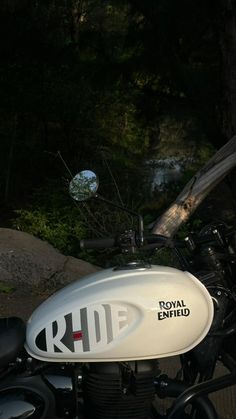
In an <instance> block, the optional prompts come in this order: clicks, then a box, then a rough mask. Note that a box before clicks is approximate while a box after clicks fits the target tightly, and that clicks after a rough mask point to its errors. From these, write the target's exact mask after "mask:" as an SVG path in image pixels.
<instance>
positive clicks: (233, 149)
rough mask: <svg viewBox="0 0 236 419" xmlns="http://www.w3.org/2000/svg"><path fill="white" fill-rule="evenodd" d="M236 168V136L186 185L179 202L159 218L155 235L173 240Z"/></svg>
mask: <svg viewBox="0 0 236 419" xmlns="http://www.w3.org/2000/svg"><path fill="white" fill-rule="evenodd" d="M234 166H236V135H235V136H234V137H233V138H231V140H230V141H228V142H227V143H226V144H225V145H224V146H223V147H222V148H221V149H219V150H218V151H217V152H216V154H215V155H214V156H213V157H212V158H211V159H210V160H209V161H208V162H207V163H206V165H205V166H203V167H202V168H201V169H200V170H199V171H198V172H197V173H196V175H195V176H194V177H193V178H192V179H191V180H190V181H189V182H188V183H187V185H186V186H185V187H184V189H183V190H182V192H181V193H180V194H179V195H178V197H177V198H176V200H175V201H174V202H173V203H172V204H171V205H170V207H169V208H168V209H167V210H166V211H165V212H164V213H163V215H162V216H161V217H160V218H158V220H157V221H156V223H155V225H154V227H153V229H152V233H155V234H163V235H164V236H167V237H171V236H173V235H174V234H175V233H176V231H177V230H178V229H179V228H180V226H181V225H182V224H183V223H185V222H186V221H187V220H188V218H189V217H190V216H191V215H192V213H193V212H194V211H195V210H196V209H197V207H198V206H199V204H200V203H201V202H202V201H203V200H204V198H205V197H206V196H207V195H208V194H209V192H210V191H211V190H212V189H214V187H215V186H216V185H217V184H218V183H219V182H220V181H221V180H222V179H223V178H224V177H225V176H226V175H227V174H228V173H229V172H230V171H231V170H232V168H233V167H234Z"/></svg>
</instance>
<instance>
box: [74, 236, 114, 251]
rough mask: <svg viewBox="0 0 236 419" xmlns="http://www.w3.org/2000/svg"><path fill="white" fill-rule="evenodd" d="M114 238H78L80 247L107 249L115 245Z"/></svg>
mask: <svg viewBox="0 0 236 419" xmlns="http://www.w3.org/2000/svg"><path fill="white" fill-rule="evenodd" d="M115 243H116V241H115V239H114V238H112V237H106V238H102V239H84V240H80V248H81V249H109V248H112V247H115Z"/></svg>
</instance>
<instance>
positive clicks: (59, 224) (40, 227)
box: [12, 185, 86, 256]
mask: <svg viewBox="0 0 236 419" xmlns="http://www.w3.org/2000/svg"><path fill="white" fill-rule="evenodd" d="M51 188H52V189H51V191H53V192H52V193H51V191H50V190H48V191H47V192H48V193H45V191H44V192H43V193H42V191H39V190H38V191H37V193H35V197H34V199H35V202H37V201H39V202H38V203H34V205H33V206H32V207H29V208H25V209H20V210H17V211H16V214H17V216H16V218H15V219H14V220H12V226H13V227H14V228H16V229H18V230H22V231H25V232H27V233H30V234H33V235H35V236H37V237H39V238H40V239H43V240H46V241H48V242H49V243H51V244H52V245H53V246H54V247H56V248H57V249H58V250H60V251H61V252H63V253H65V254H72V255H75V256H77V255H78V252H79V240H80V239H82V238H83V237H84V235H85V232H86V229H85V227H84V223H83V220H81V219H80V217H79V211H78V209H77V208H76V207H75V206H74V205H73V202H71V201H70V200H69V198H68V199H67V197H66V196H65V192H64V191H63V189H62V188H57V189H55V188H54V187H53V186H52V185H51Z"/></svg>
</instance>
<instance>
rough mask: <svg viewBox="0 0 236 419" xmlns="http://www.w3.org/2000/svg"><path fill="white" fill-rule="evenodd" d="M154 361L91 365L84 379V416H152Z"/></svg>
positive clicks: (106, 418) (103, 418) (114, 418)
mask: <svg viewBox="0 0 236 419" xmlns="http://www.w3.org/2000/svg"><path fill="white" fill-rule="evenodd" d="M156 371H157V363H156V361H139V362H136V361H132V362H129V363H126V362H125V363H106V364H91V365H89V367H87V368H86V371H85V374H84V381H83V391H84V401H85V412H86V419H87V418H94V419H123V418H125V419H132V418H135V419H151V418H153V416H152V402H153V399H154V394H155V387H154V377H155V374H156Z"/></svg>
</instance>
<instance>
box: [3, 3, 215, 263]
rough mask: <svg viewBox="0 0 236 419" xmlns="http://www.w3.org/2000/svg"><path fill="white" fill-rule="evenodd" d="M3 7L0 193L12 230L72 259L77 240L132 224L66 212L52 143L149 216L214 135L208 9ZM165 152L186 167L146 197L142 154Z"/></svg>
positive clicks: (99, 211) (95, 212)
mask: <svg viewBox="0 0 236 419" xmlns="http://www.w3.org/2000/svg"><path fill="white" fill-rule="evenodd" d="M3 3H4V4H0V11H1V12H2V14H1V15H0V27H1V35H2V36H1V39H2V40H4V42H2V43H1V44H0V53H1V57H2V65H1V67H0V88H1V98H0V110H1V115H0V136H1V152H0V194H1V195H2V196H3V195H5V200H6V201H7V205H8V207H9V206H10V207H11V208H14V209H15V208H17V217H16V219H15V220H14V222H13V225H14V227H16V228H19V229H22V230H24V231H28V232H30V233H32V234H35V235H36V236H38V237H40V238H43V239H45V240H47V241H49V242H50V243H52V244H53V245H54V246H56V247H57V248H58V249H59V250H61V251H63V252H65V253H67V254H68V253H70V254H74V255H78V240H79V239H80V238H82V237H85V236H86V237H91V236H93V237H94V236H95V237H96V236H102V235H109V234H114V232H115V231H117V226H119V228H120V230H122V229H125V228H126V227H127V226H129V227H130V220H129V219H127V218H125V216H124V215H121V213H119V212H118V211H111V210H110V209H106V208H105V207H104V206H103V205H101V204H98V205H93V204H91V205H90V204H88V205H85V206H83V207H82V206H80V207H79V208H76V207H74V206H73V203H72V201H70V200H69V198H67V199H66V198H65V195H66V194H65V193H64V191H62V188H60V187H59V186H58V181H57V179H58V177H59V176H60V175H62V176H65V173H64V168H62V167H61V165H60V164H59V161H58V159H56V158H55V154H56V152H57V150H60V151H61V154H62V156H63V158H64V159H65V161H66V162H67V164H68V165H69V167H70V169H71V171H72V172H73V174H75V173H76V172H78V171H79V170H82V169H84V168H91V169H94V170H95V171H96V172H97V173H98V175H99V177H100V180H101V186H100V188H101V189H100V190H101V194H102V195H104V196H106V197H107V198H110V199H111V200H116V199H117V200H118V202H123V203H124V205H126V206H128V207H131V208H133V209H136V210H139V209H141V210H143V211H144V212H145V216H146V218H147V219H148V222H149V220H151V219H155V218H156V217H157V216H158V214H160V213H161V211H163V209H164V208H166V206H167V205H168V204H169V203H170V202H171V200H173V199H175V197H176V194H177V193H178V192H179V191H180V189H181V188H182V187H183V186H184V184H185V183H186V182H187V181H188V180H189V179H190V178H191V176H192V175H193V174H194V172H195V171H196V170H197V169H198V168H199V167H200V166H201V165H202V164H203V163H204V162H205V161H206V160H207V159H208V157H209V156H210V155H211V153H212V148H211V146H209V144H211V143H214V142H215V138H217V139H219V138H220V135H219V132H220V115H219V113H220V111H219V109H220V83H219V81H220V80H221V78H220V77H219V70H220V57H219V44H218V39H219V36H218V35H219V30H221V26H219V24H218V20H217V19H218V18H219V16H220V15H219V14H218V12H219V10H218V9H217V7H214V8H212V2H211V1H210V0H206V1H203V0H202V1H200V2H197V3H196V1H193V0H190V1H187V0H184V1H183V2H182V3H181V4H180V3H179V2H178V1H177V0H174V1H173V0H156V1H154V0H152V1H149V2H143V1H136V2H133V1H132V2H131V1H129V0H125V1H124V0H86V1H75V0H66V1H65V0H58V1H57V2H55V1H53V0H42V1H36V0H32V1H31V2H28V1H25V0H22V1H21V2H19V1H18V2H11V3H10V2H3ZM7 4H8V6H7ZM45 151H46V153H45ZM173 155H178V156H184V157H185V156H188V157H189V156H190V157H191V156H192V155H193V156H194V157H195V162H194V163H192V164H191V165H189V166H188V167H187V168H186V169H185V172H184V174H183V177H182V179H181V180H180V181H178V183H177V182H176V183H172V184H171V185H169V186H168V188H166V190H165V191H163V192H159V191H157V192H156V193H155V194H153V195H151V194H150V188H149V185H147V183H146V172H145V169H144V166H145V160H146V159H149V158H152V157H154V158H161V157H163V156H173ZM48 179H50V183H49V182H48ZM55 185H56V186H55ZM35 190H37V193H33V194H32V191H35ZM114 195H115V197H114ZM62 197H63V198H62ZM147 201H149V202H148V205H147V204H146V202H147ZM80 254H82V253H80ZM83 256H84V254H83ZM86 257H88V258H90V260H93V258H94V256H93V254H92V253H88V254H87V256H86ZM101 259H102V256H101Z"/></svg>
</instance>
